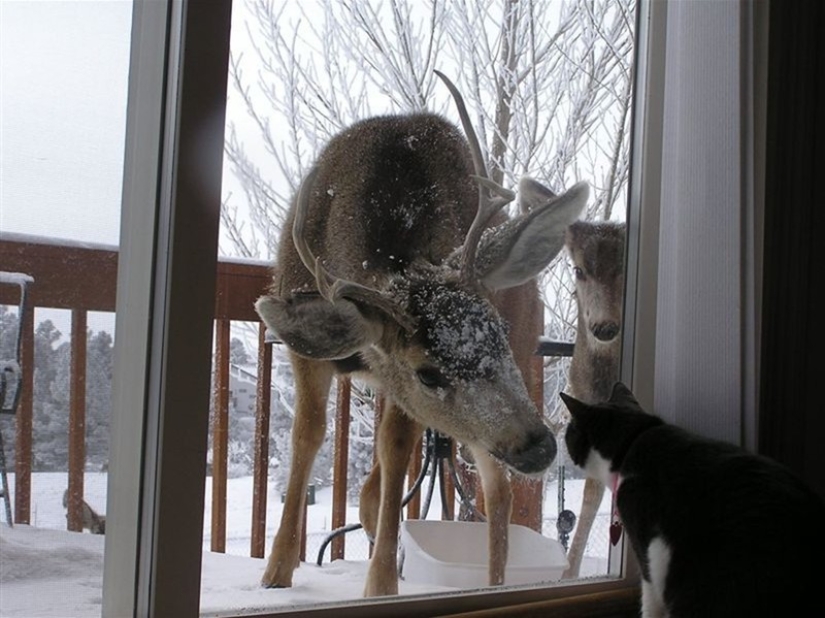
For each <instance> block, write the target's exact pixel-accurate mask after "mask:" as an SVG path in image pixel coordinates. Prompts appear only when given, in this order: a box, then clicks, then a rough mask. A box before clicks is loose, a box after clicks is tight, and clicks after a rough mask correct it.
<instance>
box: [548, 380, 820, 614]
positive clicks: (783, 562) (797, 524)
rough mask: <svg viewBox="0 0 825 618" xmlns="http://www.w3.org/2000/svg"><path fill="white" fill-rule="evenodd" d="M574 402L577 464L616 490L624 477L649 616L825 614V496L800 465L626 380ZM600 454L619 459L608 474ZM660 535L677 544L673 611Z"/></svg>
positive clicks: (671, 573) (622, 504) (571, 440)
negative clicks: (765, 453) (673, 411)
mask: <svg viewBox="0 0 825 618" xmlns="http://www.w3.org/2000/svg"><path fill="white" fill-rule="evenodd" d="M562 399H563V400H564V402H565V404H566V405H567V407H568V409H569V410H570V413H571V416H572V420H571V422H570V425H569V426H568V428H567V433H566V436H565V441H566V443H567V449H568V452H569V453H570V457H571V458H572V460H573V462H574V463H575V464H576V465H578V466H580V467H582V468H585V471H586V472H587V473H588V474H592V475H594V476H601V477H603V478H601V480H602V481H603V482H604V481H607V483H608V487H610V486H611V485H610V475H611V474H613V473H618V474H619V475H620V477H619V478H620V479H621V482H620V484H619V486H618V492H617V496H616V504H617V506H618V510H619V514H620V516H621V519H622V522H623V524H624V530H625V533H626V534H627V536H628V538H629V539H630V542H631V545H632V547H633V550H634V552H635V554H636V557H637V559H638V561H639V564H640V566H641V569H642V574H643V577H644V582H643V589H644V591H643V599H642V603H643V608H642V609H643V615H645V616H648V615H649V616H669V617H670V618H681V617H687V616H690V617H697V618H712V617H716V616H719V617H725V618H732V617H739V616H741V617H748V618H754V617H762V616H765V617H771V618H785V617H796V616H801V617H807V616H811V617H819V616H825V502H823V500H822V499H821V498H820V497H819V496H818V495H817V494H815V493H814V492H813V491H812V490H810V489H809V488H808V487H807V486H805V485H804V484H803V483H802V482H801V481H800V480H799V479H798V478H797V477H795V476H794V475H793V474H792V473H791V472H790V471H789V470H788V469H786V468H785V467H783V466H781V465H779V464H778V463H776V462H774V461H772V460H770V459H767V458H765V457H760V456H757V455H753V454H750V453H748V452H747V451H745V450H743V449H741V448H738V447H735V446H733V445H730V444H727V443H724V442H720V441H714V440H709V439H706V438H702V437H699V436H696V435H693V434H691V433H688V432H687V431H684V430H682V429H680V428H678V427H675V426H673V425H669V424H666V423H665V422H664V421H663V420H662V419H660V418H658V417H656V416H653V415H651V414H647V413H645V412H644V411H643V410H642V409H641V407H640V406H639V404H638V402H637V401H636V399H635V398H634V397H633V394H632V393H631V392H630V390H629V389H628V388H627V387H626V386H624V385H623V384H621V383H617V384H616V385H615V387H614V389H613V393H612V395H611V397H610V400H609V401H607V402H605V403H601V404H597V405H587V404H585V403H582V402H580V401H578V400H576V399H574V398H572V397H570V396H568V395H565V394H564V393H562ZM591 451H596V453H597V455H599V456H601V458H602V459H604V460H607V462H609V463H608V464H607V465H605V466H603V467H602V468H601V472H599V466H598V465H594V460H593V459H591V460H590V462H589V465H588V456H589V455H590V454H591ZM608 468H609V472H608ZM604 477H606V478H604ZM655 538H658V539H660V540H664V542H665V543H666V544H667V547H668V548H669V551H670V560H669V567H668V568H667V569H666V576H664V577H663V581H664V590H663V593H662V595H663V598H664V606H665V607H664V608H663V607H661V606H659V605H658V604H657V603H656V602H655V600H656V595H655V594H654V593H653V590H654V588H655V586H654V585H653V584H652V583H651V563H650V561H649V555H648V547H649V545H650V542H651V540H653V539H655ZM657 542H658V541H657ZM653 570H654V571H656V568H655V566H654V569H653ZM657 572H662V571H661V569H660V570H659V571H657ZM653 579H654V583H655V580H656V572H654V573H653Z"/></svg>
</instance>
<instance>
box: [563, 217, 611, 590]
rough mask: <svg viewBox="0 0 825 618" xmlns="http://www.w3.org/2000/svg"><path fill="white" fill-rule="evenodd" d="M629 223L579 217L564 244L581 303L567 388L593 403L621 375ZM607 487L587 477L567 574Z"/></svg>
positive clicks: (576, 563)
mask: <svg viewBox="0 0 825 618" xmlns="http://www.w3.org/2000/svg"><path fill="white" fill-rule="evenodd" d="M625 228H626V226H625V224H624V223H619V222H611V221H600V222H594V221H576V222H575V223H573V224H572V225H570V226H569V227H568V228H567V231H566V233H565V248H566V250H567V252H568V254H569V256H570V259H571V260H572V262H573V275H574V278H575V284H576V291H575V298H576V309H577V317H576V339H575V342H574V345H573V357H572V359H571V361H570V372H569V375H568V381H567V390H568V391H569V393H570V394H571V395H572V396H573V397H575V398H576V399H578V400H580V401H584V402H587V403H588V404H595V403H600V402H604V401H607V400H608V399H610V394H611V392H612V390H613V385H614V384H615V383H616V381H617V380H618V379H619V360H620V355H621V332H622V308H623V306H622V302H623V298H624V247H625V235H626V234H625ZM604 490H605V487H604V485H603V484H601V483H600V482H598V481H596V480H594V479H591V478H587V479H586V480H585V484H584V495H583V498H582V506H581V511H580V513H579V517H578V524H577V526H576V531H575V532H574V534H573V540H572V541H571V542H570V550H569V551H568V553H567V561H568V567H567V569H565V571H564V573H563V574H562V579H569V578H573V577H578V576H579V573H580V570H581V563H582V558H583V557H584V550H585V547H586V546H587V540H588V538H589V537H590V532H591V530H592V528H593V522H594V521H595V518H596V513H597V511H598V509H599V505H600V504H601V502H602V497H603V496H604Z"/></svg>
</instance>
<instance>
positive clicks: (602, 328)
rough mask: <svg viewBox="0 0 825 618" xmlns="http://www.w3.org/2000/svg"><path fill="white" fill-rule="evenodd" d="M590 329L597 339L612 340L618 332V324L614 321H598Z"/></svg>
mask: <svg viewBox="0 0 825 618" xmlns="http://www.w3.org/2000/svg"><path fill="white" fill-rule="evenodd" d="M590 330H591V332H592V333H593V336H594V337H595V338H596V339H598V340H599V341H613V339H615V338H616V335H618V334H619V325H618V324H617V323H616V322H599V323H598V324H595V325H594V326H593V328H591V329H590Z"/></svg>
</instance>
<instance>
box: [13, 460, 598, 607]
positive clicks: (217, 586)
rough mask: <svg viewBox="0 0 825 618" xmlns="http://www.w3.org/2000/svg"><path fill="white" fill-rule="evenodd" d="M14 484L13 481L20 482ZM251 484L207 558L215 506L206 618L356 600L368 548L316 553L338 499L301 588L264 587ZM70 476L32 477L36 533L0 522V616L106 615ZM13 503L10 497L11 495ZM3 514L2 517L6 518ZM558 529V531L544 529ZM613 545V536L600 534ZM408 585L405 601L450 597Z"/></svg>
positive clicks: (272, 515)
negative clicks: (75, 517)
mask: <svg viewBox="0 0 825 618" xmlns="http://www.w3.org/2000/svg"><path fill="white" fill-rule="evenodd" d="M13 481H14V476H13V475H10V482H11V483H13ZM251 483H252V481H251V478H250V477H244V478H239V479H231V480H230V481H229V483H228V488H227V493H228V496H227V504H228V505H229V507H228V509H229V510H228V513H227V525H226V528H227V543H226V545H227V554H216V553H213V552H211V551H209V543H210V539H209V536H208V530H209V524H208V522H209V518H210V513H209V505H210V504H211V501H210V499H209V494H210V491H209V490H210V483H209V479H208V480H207V485H206V487H207V496H206V505H207V511H206V514H205V521H206V522H207V523H206V525H205V528H206V530H207V534H206V535H204V560H203V570H202V580H201V582H202V585H201V612H202V614H207V615H210V614H211V615H215V614H219V613H221V612H225V611H227V610H232V611H243V610H252V609H261V608H274V607H278V608H283V609H285V608H287V607H292V606H296V605H301V606H306V605H308V604H318V603H323V604H326V603H334V602H339V601H345V600H353V599H358V598H360V596H361V591H362V589H363V585H364V578H365V576H366V570H367V560H366V555H367V553H366V552H367V543H366V539H365V537H364V536H363V533H362V532H360V531H357V532H352V533H349V534H347V535H346V547H347V550H346V556H345V558H346V559H345V560H340V561H335V562H334V563H330V562H329V550H328V549H327V552H326V556H325V559H324V563H323V566H321V567H318V566H316V565H315V559H316V557H317V554H318V548H319V546H320V544H321V542H322V541H323V539H324V538H325V537H326V536H327V534H328V533H329V531H330V525H329V520H330V503H331V490H330V489H329V488H325V489H322V490H319V491H318V492H317V493H316V504H315V505H313V506H310V507H309V508H308V530H309V533H308V539H307V558H308V561H309V563H308V564H303V565H301V568H299V569H298V570H297V571H296V572H295V581H294V586H293V588H291V589H284V590H265V589H262V588H261V587H260V586H259V584H258V582H259V580H260V577H261V573H262V571H263V568H264V561H263V560H261V559H255V558H249V557H247V556H248V554H249V528H250V522H251V494H252V492H251ZM66 484H67V478H66V474H65V473H40V474H34V475H33V476H32V525H31V526H24V525H17V526H15V527H14V528H9V527H8V526H6V525H5V516H4V515H2V514H0V522H3V523H2V524H0V617H2V618H40V617H53V618H87V617H88V618H91V617H93V616H94V617H97V616H100V608H101V599H102V591H101V584H102V572H103V542H104V537H102V536H98V535H92V534H88V533H84V534H78V533H72V532H66V531H65V528H66V517H65V509H64V508H63V505H62V497H63V491H64V490H65V488H66ZM581 485H582V482H581V481H568V482H567V484H566V496H567V500H568V504H569V505H571V506H572V505H577V504H578V501H580V500H581ZM85 493H86V500H87V501H88V502H89V503H90V504H91V505H92V506H93V507H94V508H95V509H97V510H99V511H101V512H102V511H103V510H105V503H106V475H105V474H87V475H86V479H85ZM12 495H13V494H12ZM555 495H556V494H555V488H554V486H552V485H551V486H549V487H548V491H547V497H548V499H547V501H546V503H545V513H546V516H548V520H547V522H546V523H547V525H546V526H545V528H546V529H545V535H547V536H551V537H555V529H554V527H552V526H551V525H550V524H551V522H552V519H551V518H552V516H553V514H554V513H555V511H556V507H555ZM268 504H269V509H270V510H269V517H268V525H267V540H268V542H270V541H271V539H272V535H273V534H274V532H275V528H276V526H277V522H278V519H279V517H280V508H281V503H280V496H279V495H278V494H277V493H276V492H274V491H272V490H271V491H270V495H269V497H268ZM1 510H2V509H0V511H1ZM439 511H440V501H439V498H438V497H437V496H435V497H434V498H433V503H432V507H431V509H430V517H435V518H437V517H438V513H439ZM608 514H609V503H608V501H607V500H605V503H603V504H602V514H601V516H600V517H602V518H604V519H606V518H607V517H608ZM347 521H348V522H356V521H357V508H354V507H351V508H350V510H349V513H348V519H347ZM547 528H551V529H547ZM600 536H603V537H606V535H600ZM589 551H590V552H591V553H592V554H593V555H592V556H591V557H590V558H588V559H586V561H585V565H584V567H583V569H584V572H583V575H588V574H597V573H604V569H605V564H606V557H607V543H606V540H605V542H604V543H594V547H592V548H591V549H590V550H589ZM448 590H449V589H448V588H444V587H436V586H425V585H420V584H413V583H410V582H406V581H402V582H401V583H400V592H401V594H421V593H427V592H435V591H448Z"/></svg>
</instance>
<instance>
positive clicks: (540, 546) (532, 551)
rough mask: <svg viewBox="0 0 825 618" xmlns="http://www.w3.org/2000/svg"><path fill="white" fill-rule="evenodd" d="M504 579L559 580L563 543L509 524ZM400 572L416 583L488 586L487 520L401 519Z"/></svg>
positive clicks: (519, 581)
mask: <svg viewBox="0 0 825 618" xmlns="http://www.w3.org/2000/svg"><path fill="white" fill-rule="evenodd" d="M509 544H510V548H509V552H508V559H507V566H506V567H505V571H504V583H505V584H533V583H538V582H554V581H558V580H560V579H561V576H562V573H564V570H565V569H566V568H567V564H568V563H567V556H566V554H565V552H564V548H563V547H562V545H561V543H559V542H558V541H555V540H553V539H548V538H546V537H544V536H542V535H541V534H539V533H538V532H536V531H535V530H532V529H530V528H527V527H525V526H519V525H516V524H510V533H509ZM401 547H402V550H403V552H404V553H403V565H402V570H401V576H402V577H403V578H404V580H405V581H408V582H411V583H416V584H433V585H438V586H450V587H454V588H481V587H484V586H487V585H488V566H487V563H488V558H487V556H488V541H487V524H486V523H478V522H464V521H427V520H416V519H411V520H407V521H404V522H402V523H401Z"/></svg>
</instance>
